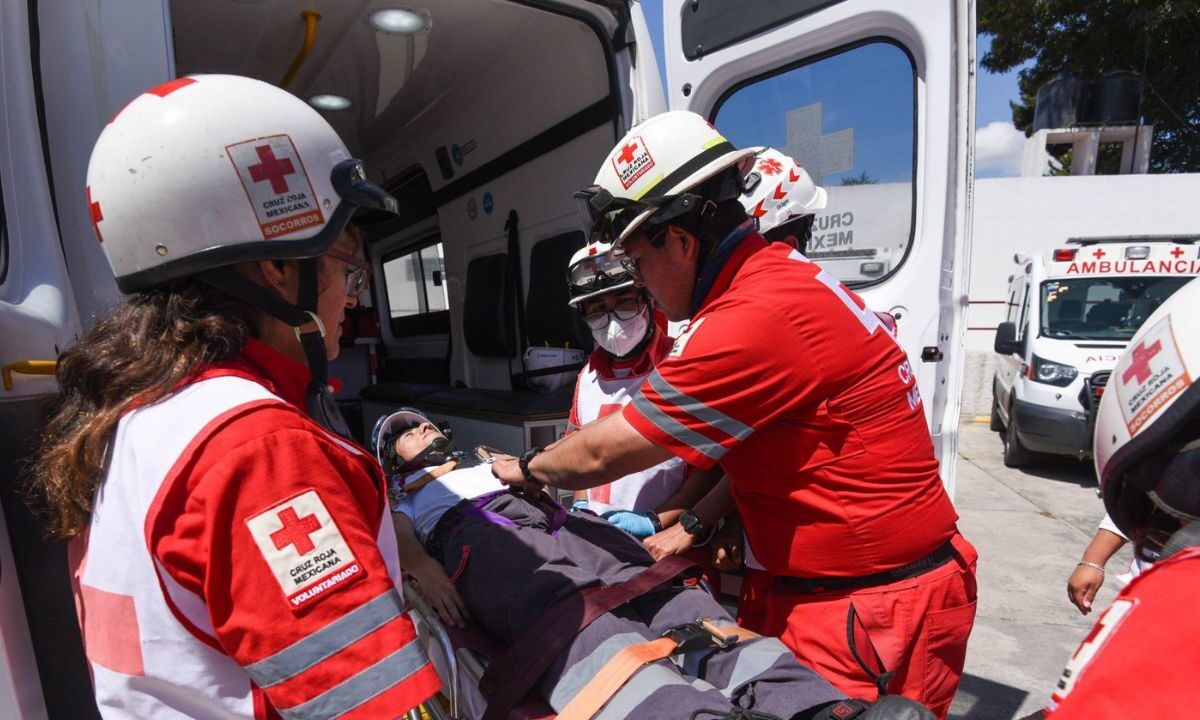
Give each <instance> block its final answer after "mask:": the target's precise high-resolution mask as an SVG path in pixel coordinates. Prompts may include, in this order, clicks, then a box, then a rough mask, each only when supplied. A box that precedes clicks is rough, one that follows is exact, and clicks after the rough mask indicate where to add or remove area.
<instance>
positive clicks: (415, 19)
mask: <svg viewBox="0 0 1200 720" xmlns="http://www.w3.org/2000/svg"><path fill="white" fill-rule="evenodd" d="M367 20H368V21H369V22H370V23H371V25H372V26H373V27H374V28H375V29H376V30H378V31H379V32H382V33H391V34H395V35H415V34H416V33H419V32H422V31H425V30H428V29H429V16H428V15H427V14H426V13H422V12H420V11H417V10H402V9H400V8H388V9H386V10H376V11H375V12H373V13H371V14H370V15H368V16H367Z"/></svg>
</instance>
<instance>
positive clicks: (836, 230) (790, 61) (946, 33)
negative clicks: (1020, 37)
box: [663, 0, 975, 494]
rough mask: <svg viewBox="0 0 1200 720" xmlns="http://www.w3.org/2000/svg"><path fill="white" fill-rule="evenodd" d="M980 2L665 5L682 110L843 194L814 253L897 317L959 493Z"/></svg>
mask: <svg viewBox="0 0 1200 720" xmlns="http://www.w3.org/2000/svg"><path fill="white" fill-rule="evenodd" d="M974 5H975V4H974V2H973V0H840V1H839V0H832V1H831V0H744V1H743V2H737V3H732V2H720V1H719V0H664V2H663V22H664V34H665V38H666V39H665V44H664V54H665V55H666V65H667V102H668V105H669V106H670V108H671V109H672V110H691V111H693V112H696V113H699V114H701V115H704V116H705V117H707V118H708V119H709V120H710V121H711V122H712V123H713V124H714V125H715V126H716V127H717V129H718V130H720V131H721V132H722V134H724V135H725V136H726V137H727V138H729V139H730V140H731V141H732V142H733V144H734V145H736V146H738V147H748V146H754V145H768V146H774V147H777V148H779V149H781V150H783V151H784V152H786V153H787V154H789V155H791V156H792V157H794V158H795V159H796V160H798V161H799V162H800V163H801V164H802V165H803V166H804V167H805V168H806V169H807V170H808V171H809V173H810V174H811V175H812V176H813V179H814V180H815V181H816V182H817V183H818V184H819V185H822V186H823V187H825V188H826V189H827V190H828V193H829V203H828V206H827V207H826V209H825V210H824V211H823V212H821V213H818V215H817V219H816V222H815V225H814V228H813V240H812V242H811V243H810V244H809V247H808V255H809V257H810V258H811V259H813V260H815V261H816V262H819V263H821V264H822V265H824V266H825V267H826V268H827V269H828V270H829V271H830V272H831V273H832V274H834V275H835V276H836V277H838V278H839V279H840V280H842V281H843V282H844V283H846V284H847V285H848V286H850V287H851V288H853V289H855V290H856V291H857V292H858V293H859V294H860V295H861V296H862V297H863V298H864V299H865V300H866V302H867V304H868V305H869V306H870V307H871V308H872V309H875V310H880V311H884V310H886V311H890V312H891V313H893V314H894V315H895V316H896V318H897V320H898V324H899V336H900V341H901V344H902V345H903V347H904V349H905V351H906V352H907V353H908V356H909V359H910V361H911V364H912V367H913V369H914V372H915V374H916V376H917V384H918V387H919V388H920V392H921V396H922V399H923V402H924V408H925V413H926V416H927V418H928V420H929V426H930V430H931V432H932V434H933V438H934V443H935V447H936V448H937V451H938V455H939V457H940V458H941V459H942V460H943V464H942V474H943V478H944V480H945V483H946V485H947V488H948V490H950V492H951V493H952V494H953V491H954V470H955V463H954V462H953V459H954V457H955V450H956V445H957V427H958V415H959V404H960V400H959V394H960V389H961V384H962V369H963V331H964V321H965V310H966V297H967V286H966V284H967V277H968V273H967V267H968V260H969V247H970V243H969V232H970V227H971V224H970V197H971V193H970V183H971V175H972V172H971V165H972V158H973V153H972V138H973V132H972V128H973V127H974V125H973V123H974V93H975V90H974V62H975V6H974ZM765 171H766V172H767V173H768V174H769V172H770V169H769V168H767V169H765ZM800 361H801V360H800V358H797V362H800Z"/></svg>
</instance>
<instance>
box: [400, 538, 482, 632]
mask: <svg viewBox="0 0 1200 720" xmlns="http://www.w3.org/2000/svg"><path fill="white" fill-rule="evenodd" d="M405 571H406V572H408V574H409V575H411V576H412V579H413V580H414V581H416V583H415V584H416V588H417V592H419V593H421V597H422V598H423V599H424V600H425V603H426V604H427V605H429V607H430V608H431V609H432V610H433V611H434V612H436V613H437V614H438V617H439V618H441V619H442V622H444V623H446V624H447V625H452V626H454V627H464V626H466V624H467V623H469V622H470V621H471V615H470V613H468V612H467V604H466V603H465V602H463V599H462V596H461V595H459V594H458V588H456V587H454V583H452V582H450V578H449V577H447V576H446V571H445V570H444V569H442V565H441V563H439V562H438V561H437V560H434V559H433V558H431V557H429V556H428V555H426V556H425V558H424V559H423V560H420V561H418V562H416V563H413V565H411V566H410V567H407V568H405Z"/></svg>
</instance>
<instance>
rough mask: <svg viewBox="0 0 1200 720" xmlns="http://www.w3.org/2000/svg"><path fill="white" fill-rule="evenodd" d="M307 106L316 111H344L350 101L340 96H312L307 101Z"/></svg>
mask: <svg viewBox="0 0 1200 720" xmlns="http://www.w3.org/2000/svg"><path fill="white" fill-rule="evenodd" d="M308 104H309V105H312V106H313V107H315V108H316V109H318V110H345V109H346V108H348V107H350V100H349V99H348V98H344V97H342V96H341V95H330V94H327V93H326V94H322V95H313V96H312V97H310V98H309V99H308Z"/></svg>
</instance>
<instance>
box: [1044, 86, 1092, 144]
mask: <svg viewBox="0 0 1200 720" xmlns="http://www.w3.org/2000/svg"><path fill="white" fill-rule="evenodd" d="M1086 85H1087V83H1085V82H1084V81H1082V80H1080V79H1079V76H1078V75H1057V76H1055V77H1054V79H1053V80H1051V81H1050V82H1048V83H1046V84H1045V85H1042V86H1041V87H1040V88H1038V92H1037V104H1036V105H1035V106H1034V110H1033V130H1034V132H1037V131H1038V130H1054V129H1057V128H1065V127H1071V126H1073V125H1075V124H1077V123H1078V122H1079V115H1080V111H1081V110H1082V108H1083V100H1084V92H1085V89H1086Z"/></svg>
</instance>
